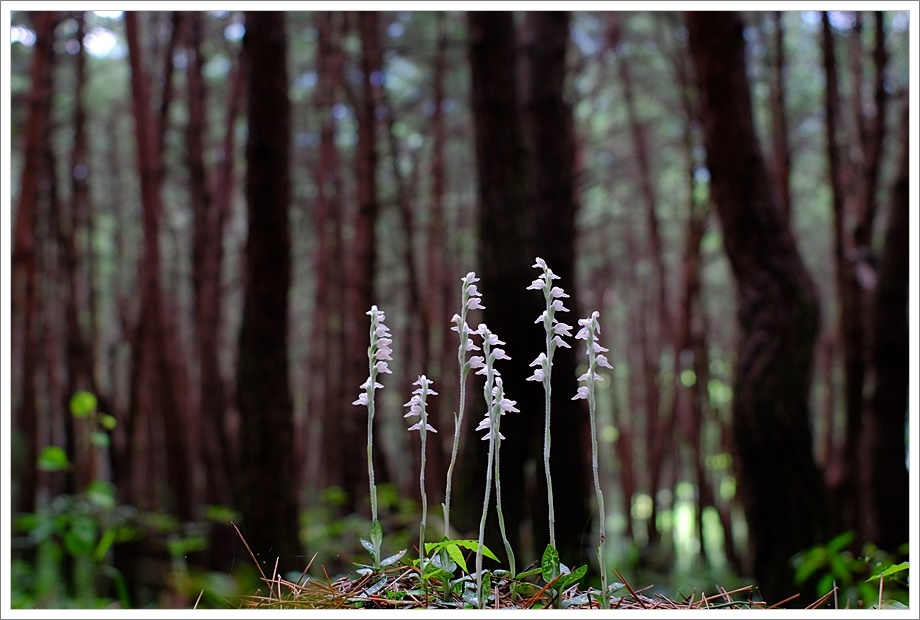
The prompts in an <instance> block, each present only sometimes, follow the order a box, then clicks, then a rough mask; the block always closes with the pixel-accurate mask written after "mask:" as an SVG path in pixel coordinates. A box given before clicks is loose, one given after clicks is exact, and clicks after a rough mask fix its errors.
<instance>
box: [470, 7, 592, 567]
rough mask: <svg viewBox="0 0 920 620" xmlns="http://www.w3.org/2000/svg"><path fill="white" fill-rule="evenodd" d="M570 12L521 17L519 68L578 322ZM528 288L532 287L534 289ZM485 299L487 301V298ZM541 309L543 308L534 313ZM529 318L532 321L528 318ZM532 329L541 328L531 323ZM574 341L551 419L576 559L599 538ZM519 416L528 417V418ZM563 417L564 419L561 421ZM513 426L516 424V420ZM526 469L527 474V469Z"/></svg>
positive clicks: (536, 451) (555, 242)
mask: <svg viewBox="0 0 920 620" xmlns="http://www.w3.org/2000/svg"><path fill="white" fill-rule="evenodd" d="M569 19H570V17H569V13H568V12H564V11H532V12H528V13H527V15H526V16H525V19H524V25H523V27H524V31H525V34H526V37H525V38H524V40H523V44H524V50H525V54H524V56H523V57H522V60H523V61H524V62H522V64H521V71H522V73H523V77H524V85H525V88H524V91H523V100H522V104H523V109H524V110H525V113H524V121H525V125H524V127H525V130H526V134H525V135H526V139H527V144H528V147H529V149H530V153H529V155H530V156H529V157H528V159H527V161H528V162H529V164H530V168H529V171H528V174H529V177H530V179H531V180H532V182H531V184H530V185H529V187H530V188H531V189H532V192H531V194H530V195H529V198H528V201H527V202H528V205H529V209H528V210H529V212H530V214H531V218H532V219H533V221H534V223H535V225H536V226H535V231H534V234H535V237H534V242H533V245H532V246H531V248H534V249H535V254H536V255H538V256H540V257H541V258H543V259H544V260H545V261H546V262H547V264H548V265H549V266H550V267H551V268H552V270H553V272H554V273H555V274H556V275H558V276H559V277H560V278H561V279H560V280H559V283H560V284H561V286H563V288H564V289H565V291H566V292H567V293H568V294H569V296H570V297H569V299H567V300H566V306H567V307H568V308H569V309H570V310H571V313H570V314H569V315H560V316H559V317H558V319H559V321H562V322H564V323H570V324H572V325H577V324H578V323H577V317H576V316H574V315H575V314H576V313H579V312H580V311H581V304H580V302H579V295H578V290H577V286H576V284H577V283H576V281H575V260H576V257H575V218H576V213H577V210H578V205H577V204H576V203H575V136H574V124H573V121H572V110H571V107H570V106H569V105H568V103H567V102H566V101H565V98H564V96H563V92H564V84H565V78H566V51H567V48H568V41H569ZM518 260H520V261H521V262H522V263H524V264H525V265H531V264H533V263H532V262H531V257H527V256H526V255H525V256H522V257H520V258H519V259H518ZM526 292H528V293H531V294H533V291H526ZM484 305H486V307H487V308H488V302H486V303H485V304H484ZM538 315H539V311H538V313H537V314H536V315H534V316H535V317H536V316H538ZM518 320H520V318H518ZM523 322H524V323H525V324H526V323H528V321H526V320H524V321H523ZM531 329H532V330H534V329H535V328H534V327H533V326H531ZM536 329H537V333H539V331H538V328H536ZM531 333H532V334H533V333H534V332H533V331H531ZM533 337H534V336H531V338H533ZM576 349H577V347H575V346H573V347H572V348H569V349H566V348H559V349H557V350H556V353H555V356H554V359H553V375H552V380H553V386H552V388H553V399H552V417H553V418H554V419H555V420H557V424H555V425H552V452H551V457H550V469H551V472H552V477H553V481H554V483H556V484H559V483H558V481H565V482H564V484H565V496H564V497H565V500H563V499H562V496H561V495H558V494H557V495H556V496H555V498H554V500H555V503H556V508H557V509H556V512H555V519H556V540H557V545H556V546H557V550H558V551H559V554H560V555H561V556H563V557H567V558H571V560H570V561H573V562H574V561H575V558H581V557H585V556H586V555H587V557H586V560H587V559H588V558H590V557H593V554H586V553H585V550H586V549H592V548H593V546H594V545H593V543H591V542H590V541H591V540H592V538H593V535H592V534H591V528H586V527H585V524H586V523H589V522H590V521H591V512H590V511H589V500H588V498H589V497H590V489H591V485H590V479H591V473H590V472H591V469H590V464H591V459H590V454H591V451H590V449H589V448H588V446H589V445H590V443H589V441H590V439H589V437H590V435H589V433H590V427H589V423H588V421H589V417H588V415H587V410H586V409H585V408H584V404H585V402H584V401H583V400H576V401H573V400H572V395H574V394H575V392H577V391H578V382H577V377H578V374H579V373H578V372H577V370H578V363H579V362H578V361H577V360H576V353H577V351H576ZM536 355H537V353H536V352H535V353H534V355H532V356H530V357H528V358H527V359H526V360H523V359H522V361H527V360H531V359H533V358H534V357H536ZM521 366H522V367H523V364H521ZM522 411H523V409H522ZM519 420H521V421H524V418H522V417H521V418H519ZM559 420H565V421H566V422H565V424H559V423H558V421H559ZM525 423H526V424H528V425H529V426H530V428H531V429H532V428H533V427H534V425H533V421H532V420H531V421H530V422H525ZM511 430H516V429H515V428H514V426H513V425H512V426H511ZM517 432H521V433H522V434H523V433H524V432H525V431H523V429H521V430H519V431H517ZM542 439H543V436H542V433H540V434H535V433H532V437H531V448H530V450H531V458H533V459H534V460H536V461H537V462H539V459H538V458H537V457H538V455H541V454H542V447H543V441H542ZM507 462H508V461H504V460H503V461H502V463H503V468H502V475H503V476H504V472H505V471H507V469H508V465H504V464H505V463H507ZM521 465H523V463H521ZM516 466H517V465H516ZM520 475H521V478H522V479H523V471H521V473H520ZM512 480H513V478H512ZM557 488H558V487H557ZM544 490H545V489H544V487H542V486H538V488H537V491H538V492H537V493H535V500H536V501H535V503H536V504H537V505H540V504H542V503H544V502H545V500H544V499H543V498H544V493H543V491H544ZM563 501H564V502H565V504H564V505H565V509H564V510H563V509H562V505H563V504H562V502H563ZM544 514H545V513H544V512H543V511H536V512H535V513H534V515H533V516H534V528H535V531H536V532H539V533H540V535H539V536H538V537H537V540H541V537H542V531H543V530H544V529H545V528H544V524H546V522H545V521H544V520H543V518H542V517H543V515H544ZM538 549H542V546H539V547H538Z"/></svg>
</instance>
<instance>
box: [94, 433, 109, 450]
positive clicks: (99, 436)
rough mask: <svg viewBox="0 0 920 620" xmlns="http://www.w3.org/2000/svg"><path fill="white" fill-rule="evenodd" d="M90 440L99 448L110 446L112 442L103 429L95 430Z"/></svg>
mask: <svg viewBox="0 0 920 620" xmlns="http://www.w3.org/2000/svg"><path fill="white" fill-rule="evenodd" d="M89 440H90V441H91V442H92V444H93V445H94V446H96V447H97V448H108V447H109V443H110V442H111V440H110V439H109V436H108V434H106V433H103V432H102V431H94V432H93V434H92V435H90V438H89Z"/></svg>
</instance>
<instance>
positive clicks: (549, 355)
mask: <svg viewBox="0 0 920 620" xmlns="http://www.w3.org/2000/svg"><path fill="white" fill-rule="evenodd" d="M547 282H548V284H547V285H546V287H545V288H544V293H543V295H544V297H545V298H546V315H545V317H544V319H543V327H544V328H545V330H546V369H545V371H544V373H543V392H544V409H545V411H546V417H545V421H544V425H543V470H544V472H545V474H546V501H547V504H548V505H549V544H550V545H551V546H552V547H553V549H555V548H556V511H555V508H554V507H555V503H554V502H553V475H552V473H551V472H550V468H549V451H550V445H551V444H552V437H551V435H550V430H549V428H550V407H551V406H552V398H553V386H552V372H553V353H554V350H555V348H556V345H555V343H553V327H552V326H553V313H554V308H553V302H552V298H551V295H550V290H549V287H550V285H551V284H552V281H551V280H550V279H549V278H547Z"/></svg>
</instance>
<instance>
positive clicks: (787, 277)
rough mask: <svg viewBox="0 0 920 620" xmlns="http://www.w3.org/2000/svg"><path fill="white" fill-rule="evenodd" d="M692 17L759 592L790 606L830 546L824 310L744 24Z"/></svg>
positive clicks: (739, 454)
mask: <svg viewBox="0 0 920 620" xmlns="http://www.w3.org/2000/svg"><path fill="white" fill-rule="evenodd" d="M686 21H687V26H688V29H689V34H690V37H689V42H690V49H691V52H692V54H693V58H694V61H695V65H696V79H697V83H698V85H699V88H700V94H701V98H702V100H701V104H702V105H701V117H702V121H703V123H702V124H703V129H704V137H705V139H704V142H705V145H706V150H707V162H708V165H709V169H710V173H711V178H712V181H711V183H712V195H713V198H714V200H715V203H716V207H717V212H718V214H719V218H720V220H721V222H722V229H723V234H724V243H725V250H726V253H727V254H728V258H729V262H730V264H731V268H732V272H733V274H734V276H735V281H736V285H737V290H738V320H739V323H740V327H741V341H740V345H739V352H738V368H737V371H736V372H737V376H736V378H735V386H734V404H733V408H734V424H733V431H734V433H733V434H734V442H735V456H736V458H737V465H738V474H739V484H738V487H739V489H740V490H741V497H742V501H743V502H744V506H745V510H746V514H747V518H748V525H749V533H750V540H751V546H752V552H753V557H754V572H755V576H756V577H757V580H758V582H759V587H760V590H761V593H762V594H763V597H764V599H765V600H766V601H768V602H780V601H782V600H784V599H786V598H787V597H789V596H792V595H794V594H796V593H797V592H799V591H800V590H801V591H806V592H807V591H814V590H813V585H814V584H803V585H798V584H796V583H795V581H794V571H793V568H792V565H791V563H790V559H791V558H792V556H793V555H794V554H796V553H797V552H799V551H801V550H803V549H805V548H807V547H810V546H812V545H815V544H819V543H822V542H825V541H826V537H827V533H828V530H827V517H828V515H827V512H828V511H827V501H826V495H825V493H826V491H825V488H824V485H823V480H822V478H821V476H820V474H819V472H818V468H817V466H816V464H815V460H814V456H813V454H812V438H811V429H810V428H809V420H808V392H809V384H810V377H811V362H812V356H813V349H814V343H815V337H816V334H817V325H818V310H819V306H818V300H817V297H816V295H815V291H814V285H813V283H812V281H811V278H810V277H809V275H808V272H807V271H806V270H805V266H804V265H803V263H802V260H801V257H800V256H799V253H798V250H797V248H796V246H795V243H794V241H793V238H792V234H791V231H790V230H789V227H788V224H787V223H786V222H785V220H784V219H783V217H782V212H781V210H780V208H779V206H778V205H777V201H776V198H775V195H774V191H773V190H774V186H773V185H771V183H770V182H769V180H768V177H767V171H766V166H765V163H764V159H763V156H762V155H761V152H760V147H759V145H758V143H757V136H756V133H755V130H754V122H753V114H752V108H751V97H750V86H749V82H748V79H747V75H746V72H745V61H744V53H745V49H744V46H745V44H744V37H743V29H744V25H743V23H742V21H741V19H740V17H739V16H738V15H737V14H735V13H696V12H690V13H687V14H686ZM780 455H781V456H780ZM808 602H809V601H808V600H807V599H794V600H792V601H791V602H790V603H789V604H791V605H805V604H807V603H808Z"/></svg>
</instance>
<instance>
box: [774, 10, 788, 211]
mask: <svg viewBox="0 0 920 620" xmlns="http://www.w3.org/2000/svg"><path fill="white" fill-rule="evenodd" d="M773 54H774V56H773V58H774V60H773V66H772V69H773V79H772V80H771V81H770V108H771V113H770V115H771V117H772V118H771V120H772V122H773V126H772V133H773V175H774V177H776V184H777V187H778V188H779V196H778V198H779V205H780V208H781V209H782V211H783V214H784V216H785V217H786V219H787V220H789V219H790V217H791V211H792V202H791V201H792V197H791V194H790V190H789V171H790V168H791V156H790V153H789V129H788V123H787V120H786V51H785V47H784V37H783V13H782V11H774V12H773Z"/></svg>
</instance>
